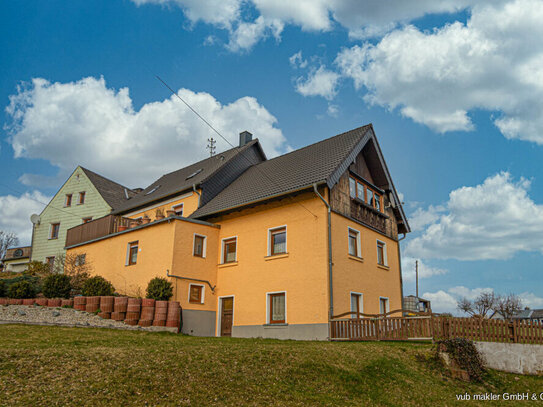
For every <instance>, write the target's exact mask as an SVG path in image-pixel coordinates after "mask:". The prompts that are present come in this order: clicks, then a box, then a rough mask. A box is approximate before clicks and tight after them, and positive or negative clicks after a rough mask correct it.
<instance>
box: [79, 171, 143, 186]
mask: <svg viewBox="0 0 543 407" xmlns="http://www.w3.org/2000/svg"><path fill="white" fill-rule="evenodd" d="M80 167H81V169H82V170H83V171H85V172H90V173H92V174H93V175H96V176H97V177H100V178H102V179H105V180H106V181H109V182H111V183H113V184H116V185H119V186H120V187H123V188H125V189H128V190H129V191H131V192H136V191H134V190H133V189H132V188H128V187H127V186H124V185H123V184H119V183H118V182H117V181H113V180H111V179H109V178H106V177H104V176H103V175H100V174H98V173H97V172H94V171H92V170H89V169H88V168H85V167H83V166H82V165H80ZM91 182H92V181H91ZM93 184H94V183H93Z"/></svg>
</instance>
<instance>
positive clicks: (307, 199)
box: [215, 193, 328, 326]
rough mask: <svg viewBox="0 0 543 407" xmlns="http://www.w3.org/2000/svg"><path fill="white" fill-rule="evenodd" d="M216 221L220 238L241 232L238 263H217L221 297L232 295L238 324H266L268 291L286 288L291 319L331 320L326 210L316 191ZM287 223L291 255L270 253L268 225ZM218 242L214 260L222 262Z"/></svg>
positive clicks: (306, 321)
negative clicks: (268, 255) (275, 255)
mask: <svg viewBox="0 0 543 407" xmlns="http://www.w3.org/2000/svg"><path fill="white" fill-rule="evenodd" d="M295 199H296V200H297V201H300V202H301V203H302V204H303V205H304V206H305V207H306V208H307V209H309V210H310V211H311V212H313V213H314V214H315V215H316V216H317V217H315V216H313V215H312V214H311V213H309V212H308V211H307V210H306V209H304V208H303V207H302V206H300V205H298V204H297V203H293V202H292V201H291V200H290V199H289V198H286V199H284V200H282V201H279V202H276V203H270V204H264V205H260V206H259V207H257V208H255V209H247V210H243V211H241V212H237V213H235V214H234V215H230V216H227V217H223V218H221V219H218V220H215V222H216V223H219V224H220V225H221V229H220V239H224V238H229V237H233V236H237V238H238V244H237V263H236V264H235V265H219V266H218V270H217V298H218V297H222V296H231V295H233V296H234V326H242V325H262V324H265V323H266V318H267V315H266V314H267V312H266V299H267V293H269V292H276V291H286V292H287V294H286V310H287V321H286V322H287V323H289V324H311V323H326V322H327V321H328V291H327V290H328V288H327V287H328V285H327V281H328V269H327V235H326V230H327V229H326V228H327V223H326V209H325V206H324V204H323V203H322V202H321V201H320V200H319V199H317V198H316V197H315V195H314V194H313V193H308V194H304V195H303V196H300V197H297V198H295ZM283 225H286V227H287V252H288V255H287V256H277V257H275V258H272V257H267V254H268V229H269V228H275V227H278V226H283ZM219 257H220V247H219V250H218V253H217V258H216V261H217V263H220V258H219Z"/></svg>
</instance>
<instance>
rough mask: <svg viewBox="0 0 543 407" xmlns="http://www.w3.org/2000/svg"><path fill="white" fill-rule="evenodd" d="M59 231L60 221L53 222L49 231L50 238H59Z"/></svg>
mask: <svg viewBox="0 0 543 407" xmlns="http://www.w3.org/2000/svg"><path fill="white" fill-rule="evenodd" d="M59 231H60V223H51V229H50V231H49V239H58V232H59Z"/></svg>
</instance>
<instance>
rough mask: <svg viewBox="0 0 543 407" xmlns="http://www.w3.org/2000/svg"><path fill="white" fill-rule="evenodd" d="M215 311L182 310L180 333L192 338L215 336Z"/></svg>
mask: <svg viewBox="0 0 543 407" xmlns="http://www.w3.org/2000/svg"><path fill="white" fill-rule="evenodd" d="M215 321H216V314H215V311H198V310H192V309H184V310H183V328H182V329H181V332H182V333H184V334H187V335H194V336H215Z"/></svg>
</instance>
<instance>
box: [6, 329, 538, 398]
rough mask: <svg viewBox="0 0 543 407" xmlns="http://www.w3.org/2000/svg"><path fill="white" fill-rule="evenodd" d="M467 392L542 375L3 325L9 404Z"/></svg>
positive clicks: (337, 349)
mask: <svg viewBox="0 0 543 407" xmlns="http://www.w3.org/2000/svg"><path fill="white" fill-rule="evenodd" d="M466 391H467V392H469V393H484V392H494V393H500V394H501V393H503V392H508V393H515V392H536V391H537V392H541V391H543V377H533V376H532V377H530V376H518V375H511V374H506V373H501V372H495V371H491V372H489V374H488V375H487V377H486V379H485V383H484V384H477V385H476V384H466V383H463V382H460V381H457V380H452V379H450V378H448V377H447V376H446V375H445V374H444V371H443V370H442V369H441V367H440V366H439V365H438V364H437V363H436V362H435V361H434V359H433V349H432V346H431V345H429V344H416V343H399V342H396V343H385V342H380V343H378V342H377V343H376V342H371V343H370V342H368V343H330V342H295V341H278V340H263V339H231V338H197V337H188V336H181V335H174V334H170V333H147V332H133V331H117V330H107V329H82V328H60V327H41V326H24V325H0V405H9V406H13V405H22V406H29V405H32V406H38V405H40V406H53V405H77V406H103V405H172V406H174V405H175V406H180V405H181V406H182V405H193V406H207V405H236V406H239V405H251V406H260V405H293V406H297V405H300V406H303V405H308V406H315V405H330V406H338V405H345V406H365V405H368V406H436V405H439V406H446V405H455V404H457V402H456V396H455V395H456V394H460V393H464V392H466ZM470 404H474V403H470ZM530 404H532V403H530ZM481 405H483V403H482V402H481ZM484 405H486V406H488V405H497V404H493V403H492V402H490V403H489V402H485V403H484Z"/></svg>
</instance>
